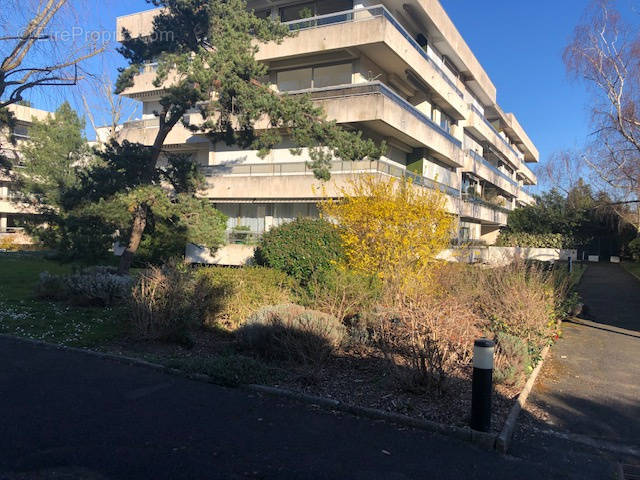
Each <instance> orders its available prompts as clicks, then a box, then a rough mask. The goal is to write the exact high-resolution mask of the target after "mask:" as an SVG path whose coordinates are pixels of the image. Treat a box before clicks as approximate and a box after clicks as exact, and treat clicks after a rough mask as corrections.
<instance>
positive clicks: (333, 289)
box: [304, 268, 382, 324]
mask: <svg viewBox="0 0 640 480" xmlns="http://www.w3.org/2000/svg"><path fill="white" fill-rule="evenodd" d="M381 293H382V285H381V281H380V279H379V278H376V277H371V276H369V275H366V274H364V273H360V272H354V271H352V270H347V269H344V268H335V269H331V270H327V271H325V272H322V273H320V274H317V275H314V276H313V278H312V279H311V280H310V281H309V283H308V284H307V287H306V294H305V296H304V305H305V306H307V307H309V308H312V309H314V310H319V311H321V312H325V313H328V314H329V315H331V316H333V317H335V318H337V319H338V320H341V321H343V322H348V323H350V324H359V323H360V322H359V320H362V319H363V318H364V317H366V316H367V315H368V314H369V312H370V311H371V310H372V309H373V308H374V306H375V303H376V300H378V299H379V298H380V295H381Z"/></svg>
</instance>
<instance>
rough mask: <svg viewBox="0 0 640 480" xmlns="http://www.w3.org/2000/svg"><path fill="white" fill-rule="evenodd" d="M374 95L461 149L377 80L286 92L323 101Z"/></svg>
mask: <svg viewBox="0 0 640 480" xmlns="http://www.w3.org/2000/svg"><path fill="white" fill-rule="evenodd" d="M372 93H381V94H383V95H384V96H385V97H387V98H388V99H389V100H391V101H393V102H394V103H396V104H397V105H399V106H400V107H402V108H403V109H404V110H406V111H407V112H409V113H410V114H411V115H413V116H414V117H416V118H417V119H418V120H420V121H421V122H422V123H424V124H426V125H427V126H429V127H430V128H431V129H432V130H434V131H435V132H437V133H438V134H440V135H442V136H443V137H445V138H446V139H447V140H449V141H450V142H451V143H453V144H454V145H455V146H456V147H458V148H461V147H462V142H461V141H460V140H458V139H457V138H456V137H454V136H453V135H451V134H450V133H449V132H447V131H446V130H445V129H443V128H442V127H441V126H440V125H438V124H437V123H436V122H434V121H433V120H431V118H429V116H427V115H425V114H424V113H422V112H421V111H420V110H418V109H417V108H416V107H414V106H413V105H411V104H410V103H409V102H407V101H406V100H405V99H404V98H402V97H401V96H400V95H398V94H397V93H396V92H394V91H393V90H392V89H391V88H389V87H387V86H386V85H385V84H384V83H382V82H380V81H378V80H376V81H375V82H367V83H353V84H347V85H336V86H332V87H323V88H310V89H305V90H295V91H290V92H286V94H287V95H301V94H310V95H311V98H312V99H314V100H322V99H329V98H341V97H348V96H355V95H368V94H372Z"/></svg>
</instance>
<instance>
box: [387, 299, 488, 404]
mask: <svg viewBox="0 0 640 480" xmlns="http://www.w3.org/2000/svg"><path fill="white" fill-rule="evenodd" d="M485 323H486V322H483V321H482V319H481V318H479V317H478V316H477V315H475V314H474V313H473V312H472V311H471V310H470V309H469V308H468V307H467V306H466V305H464V304H461V303H459V302H457V301H456V300H455V298H453V297H452V298H449V299H448V301H444V302H443V301H441V300H436V299H435V298H434V297H427V296H425V297H422V298H420V299H410V298H405V299H403V300H402V301H401V302H397V303H395V305H394V306H393V307H390V308H389V307H388V308H383V309H381V310H380V311H379V317H378V329H379V333H378V340H379V342H380V346H381V349H382V350H383V352H384V353H385V355H386V357H387V358H388V359H389V360H390V362H389V364H390V366H391V367H392V372H393V374H394V377H395V378H396V379H397V380H398V382H399V384H400V386H402V387H404V388H407V389H409V390H421V389H424V388H435V389H437V390H438V391H440V392H442V391H444V390H446V386H447V381H448V380H449V378H450V377H451V376H452V375H453V374H454V373H455V372H456V370H458V369H459V368H461V367H464V366H466V365H468V364H469V363H470V361H471V359H472V355H473V340H474V339H475V338H478V337H479V336H482V330H483V326H484V325H485Z"/></svg>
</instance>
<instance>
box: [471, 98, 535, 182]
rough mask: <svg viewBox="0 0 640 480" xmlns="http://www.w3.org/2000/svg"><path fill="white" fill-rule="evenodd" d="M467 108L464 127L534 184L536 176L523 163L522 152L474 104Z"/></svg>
mask: <svg viewBox="0 0 640 480" xmlns="http://www.w3.org/2000/svg"><path fill="white" fill-rule="evenodd" d="M469 108H470V115H469V119H468V121H467V124H466V126H465V128H467V129H469V130H470V131H471V132H473V133H474V134H475V136H477V137H479V138H481V139H483V140H484V141H486V142H487V143H488V144H489V147H490V148H491V149H492V150H495V152H497V153H498V154H499V156H500V158H503V159H505V160H506V161H508V162H509V163H510V164H511V166H512V167H513V168H514V169H515V170H516V172H517V173H518V174H519V175H520V176H521V177H523V178H524V179H525V180H526V181H527V182H528V183H529V184H535V183H536V182H537V178H536V176H535V175H534V174H533V172H532V171H531V169H529V167H527V166H526V165H525V163H524V161H523V155H522V153H520V152H519V151H517V150H516V149H515V148H514V147H513V146H512V145H510V144H509V142H508V141H507V140H505V139H504V138H503V137H502V135H500V133H499V132H498V131H497V130H496V128H495V127H494V126H493V125H491V122H489V121H488V120H487V119H486V118H485V116H484V115H482V113H481V112H480V111H479V110H478V109H477V108H476V107H475V106H474V105H469Z"/></svg>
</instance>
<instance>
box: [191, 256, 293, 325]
mask: <svg viewBox="0 0 640 480" xmlns="http://www.w3.org/2000/svg"><path fill="white" fill-rule="evenodd" d="M195 278H196V283H197V290H198V292H199V294H198V296H199V297H200V298H202V299H204V300H203V301H204V304H203V308H204V322H205V323H206V324H207V325H217V326H221V327H224V328H226V329H229V330H235V329H236V328H238V327H240V326H241V325H242V324H243V323H244V321H245V320H246V319H247V317H249V315H251V314H252V313H254V312H255V311H256V310H259V309H261V308H264V307H266V306H268V305H274V304H281V303H289V302H291V301H293V300H294V291H295V289H296V285H295V281H294V280H293V279H292V278H291V277H289V276H288V275H287V274H285V273H283V272H280V271H278V270H274V269H272V268H265V267H245V268H237V269H236V268H224V267H207V268H202V269H200V270H198V272H197V273H196V275H195Z"/></svg>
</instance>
